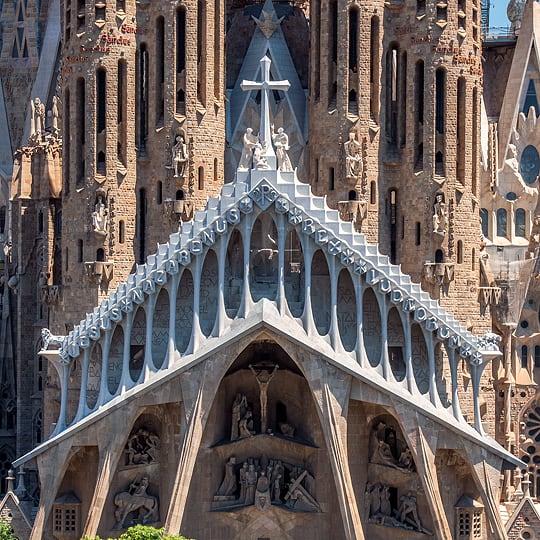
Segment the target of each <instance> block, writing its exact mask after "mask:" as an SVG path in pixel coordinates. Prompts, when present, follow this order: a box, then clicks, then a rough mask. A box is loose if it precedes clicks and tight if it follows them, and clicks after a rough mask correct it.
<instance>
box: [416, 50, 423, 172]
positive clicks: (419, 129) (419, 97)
mask: <svg viewBox="0 0 540 540" xmlns="http://www.w3.org/2000/svg"><path fill="white" fill-rule="evenodd" d="M414 165H415V169H416V170H422V169H423V168H424V61H423V60H418V62H416V70H415V75H414Z"/></svg>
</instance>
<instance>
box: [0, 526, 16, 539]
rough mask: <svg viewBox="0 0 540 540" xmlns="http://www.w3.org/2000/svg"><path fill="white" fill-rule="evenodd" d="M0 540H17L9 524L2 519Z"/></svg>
mask: <svg viewBox="0 0 540 540" xmlns="http://www.w3.org/2000/svg"><path fill="white" fill-rule="evenodd" d="M0 540H17V537H16V536H15V533H14V532H13V529H12V528H11V526H10V525H8V524H7V523H5V522H4V521H0Z"/></svg>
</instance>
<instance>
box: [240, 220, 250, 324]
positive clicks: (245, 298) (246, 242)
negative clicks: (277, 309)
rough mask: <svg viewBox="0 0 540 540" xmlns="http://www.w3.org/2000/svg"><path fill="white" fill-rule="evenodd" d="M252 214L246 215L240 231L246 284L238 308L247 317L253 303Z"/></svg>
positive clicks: (242, 315) (241, 315)
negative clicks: (250, 278) (250, 274)
mask: <svg viewBox="0 0 540 540" xmlns="http://www.w3.org/2000/svg"><path fill="white" fill-rule="evenodd" d="M251 216H252V214H249V215H247V216H244V219H243V220H242V222H241V225H240V232H241V233H242V244H243V251H244V285H243V287H242V289H243V290H242V302H241V304H240V309H239V310H238V316H239V317H243V318H245V317H246V316H247V314H248V313H249V311H250V309H251V305H252V299H251V290H250V287H249V277H250V276H249V273H250V265H249V263H250V250H249V247H250V244H251V234H250V231H251V221H252V220H251Z"/></svg>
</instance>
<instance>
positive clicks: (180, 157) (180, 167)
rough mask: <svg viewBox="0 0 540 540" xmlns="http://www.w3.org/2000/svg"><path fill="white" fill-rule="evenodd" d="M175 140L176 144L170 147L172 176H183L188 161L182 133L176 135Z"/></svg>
mask: <svg viewBox="0 0 540 540" xmlns="http://www.w3.org/2000/svg"><path fill="white" fill-rule="evenodd" d="M175 141H176V144H175V145H174V146H173V148H172V161H173V162H172V166H173V169H174V177H175V178H184V176H185V174H186V168H187V166H188V161H189V157H188V153H187V146H186V143H185V141H184V137H183V136H182V135H178V136H177V137H176V139H175Z"/></svg>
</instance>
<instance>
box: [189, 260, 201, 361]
mask: <svg viewBox="0 0 540 540" xmlns="http://www.w3.org/2000/svg"><path fill="white" fill-rule="evenodd" d="M201 272H202V255H199V256H198V257H196V258H195V264H194V265H193V328H192V331H191V352H192V353H193V352H196V351H197V349H198V348H199V340H200V337H201V325H200V317H199V315H200V313H199V312H200V309H201Z"/></svg>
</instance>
